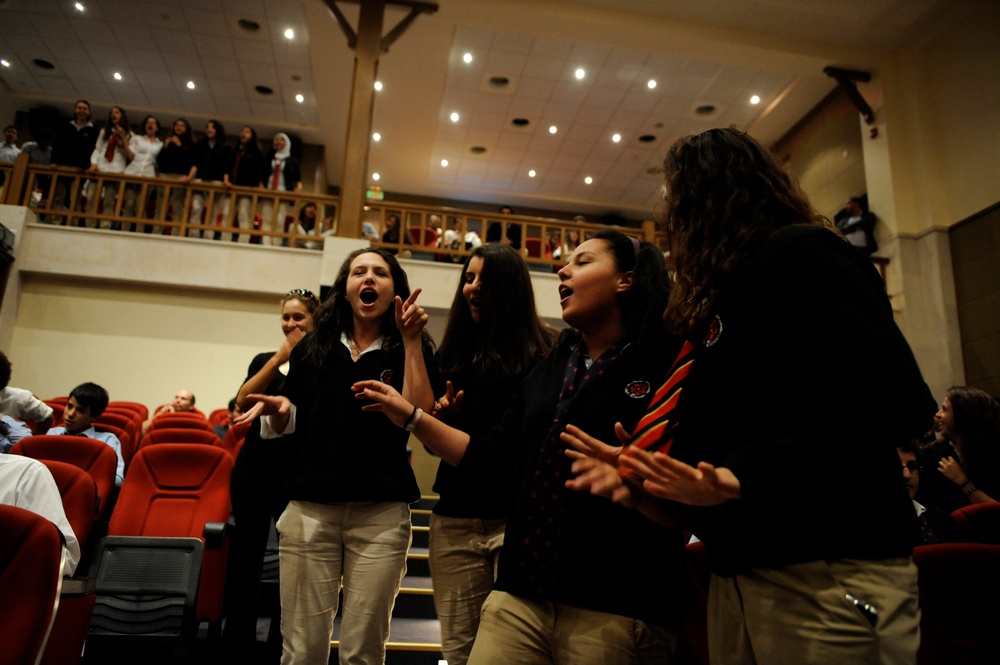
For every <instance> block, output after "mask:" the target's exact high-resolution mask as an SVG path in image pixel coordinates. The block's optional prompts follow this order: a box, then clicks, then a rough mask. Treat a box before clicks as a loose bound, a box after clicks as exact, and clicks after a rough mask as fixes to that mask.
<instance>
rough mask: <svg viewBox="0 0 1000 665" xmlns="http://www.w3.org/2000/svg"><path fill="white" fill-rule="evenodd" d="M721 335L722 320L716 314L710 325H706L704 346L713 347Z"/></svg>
mask: <svg viewBox="0 0 1000 665" xmlns="http://www.w3.org/2000/svg"><path fill="white" fill-rule="evenodd" d="M721 334H722V319H720V318H719V315H718V314H716V315H715V318H713V319H712V321H711V323H709V324H708V330H706V331H705V346H706V347H708V346H715V343H716V342H718V341H719V336H720V335H721Z"/></svg>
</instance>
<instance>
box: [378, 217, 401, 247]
mask: <svg viewBox="0 0 1000 665" xmlns="http://www.w3.org/2000/svg"><path fill="white" fill-rule="evenodd" d="M399 225H400V224H399V215H397V214H396V213H394V212H390V213H389V214H388V215H386V218H385V231H384V232H383V233H382V242H391V243H398V242H399ZM383 249H385V251H387V252H389V253H390V254H392V255H393V256H395V255H396V254H397V253H398V252H399V249H398V248H396V247H384V248H383Z"/></svg>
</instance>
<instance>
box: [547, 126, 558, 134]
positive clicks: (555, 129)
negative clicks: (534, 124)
mask: <svg viewBox="0 0 1000 665" xmlns="http://www.w3.org/2000/svg"><path fill="white" fill-rule="evenodd" d="M558 131H559V129H558V128H557V127H556V126H555V125H552V126H551V127H549V134H555V133H556V132H558Z"/></svg>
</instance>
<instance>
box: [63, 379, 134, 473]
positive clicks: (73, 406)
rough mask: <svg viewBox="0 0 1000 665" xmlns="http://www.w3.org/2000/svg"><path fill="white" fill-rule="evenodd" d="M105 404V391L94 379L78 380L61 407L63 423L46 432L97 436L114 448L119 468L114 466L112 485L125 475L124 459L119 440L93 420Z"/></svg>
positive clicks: (96, 437) (106, 392)
mask: <svg viewBox="0 0 1000 665" xmlns="http://www.w3.org/2000/svg"><path fill="white" fill-rule="evenodd" d="M106 408H108V391H107V390H105V389H104V388H102V387H101V386H99V385H97V384H96V383H81V384H80V385H78V386H77V387H76V388H73V392H71V393H70V394H69V400H68V401H67V402H66V410H65V411H63V426H62V427H53V428H52V429H50V430H49V432H48V433H49V434H68V435H69V436H84V437H87V438H88V439H97V440H98V441H101V442H103V443H105V444H107V445H108V446H110V447H111V449H112V450H114V451H115V456H116V457H117V458H118V468H117V469H116V470H115V487H121V486H122V481H123V480H124V479H125V460H124V458H123V457H122V443H121V441H119V440H118V437H117V436H115V435H114V434H112V433H111V432H98V431H97V429H96V428H94V424H93V423H94V421H95V420H96V419H97V418H98V417H99V416H100V415H101V414H102V413H104V409H106Z"/></svg>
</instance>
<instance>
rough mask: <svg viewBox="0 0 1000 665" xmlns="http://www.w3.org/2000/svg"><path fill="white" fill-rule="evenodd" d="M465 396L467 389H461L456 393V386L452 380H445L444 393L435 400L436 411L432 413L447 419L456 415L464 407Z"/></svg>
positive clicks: (436, 416)
mask: <svg viewBox="0 0 1000 665" xmlns="http://www.w3.org/2000/svg"><path fill="white" fill-rule="evenodd" d="M464 398H465V391H464V390H459V391H458V393H457V394H456V393H455V386H454V385H453V384H452V382H451V381H447V382H445V391H444V395H443V396H442V397H441V398H439V399H438V400H437V401H436V402H434V411H432V412H431V415H432V416H434V417H435V418H444V419H447V418H448V417H449V416H454V415H455V414H456V413H458V412H459V410H461V408H462V400H463V399H464Z"/></svg>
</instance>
